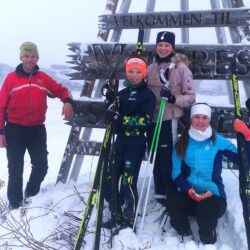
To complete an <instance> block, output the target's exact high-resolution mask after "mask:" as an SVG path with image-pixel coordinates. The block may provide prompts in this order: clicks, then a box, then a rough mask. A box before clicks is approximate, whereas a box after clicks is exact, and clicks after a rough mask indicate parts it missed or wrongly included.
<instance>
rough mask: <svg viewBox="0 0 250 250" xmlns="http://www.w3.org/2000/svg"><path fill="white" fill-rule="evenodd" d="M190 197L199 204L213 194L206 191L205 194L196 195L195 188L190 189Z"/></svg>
mask: <svg viewBox="0 0 250 250" xmlns="http://www.w3.org/2000/svg"><path fill="white" fill-rule="evenodd" d="M188 196H189V197H190V198H191V199H192V200H194V201H197V202H200V201H203V200H205V199H207V198H209V197H211V196H212V193H211V192H210V191H206V192H203V193H199V194H198V193H196V191H195V189H194V188H190V189H189V190H188Z"/></svg>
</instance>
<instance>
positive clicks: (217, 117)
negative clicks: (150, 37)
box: [57, 0, 250, 183]
mask: <svg viewBox="0 0 250 250" xmlns="http://www.w3.org/2000/svg"><path fill="white" fill-rule="evenodd" d="M187 1H188V0H187ZM110 2H113V5H112V4H110ZM124 2H125V1H123V2H122V3H124ZM228 2H230V8H228V9H227V8H224V9H223V10H208V11H203V10H200V11H174V12H153V11H150V12H147V13H129V14H116V13H115V8H116V6H117V3H118V0H107V6H109V7H108V8H110V6H113V7H112V8H113V9H112V11H111V12H112V13H113V14H112V15H101V16H100V17H99V28H100V32H99V34H104V37H105V39H104V40H106V39H107V37H108V35H107V34H108V32H109V31H110V29H113V30H114V31H116V32H117V34H120V31H121V30H123V29H138V28H145V29H152V28H162V29H167V28H182V29H183V28H188V27H192V28H195V27H217V28H219V27H229V29H230V30H233V31H234V33H235V34H237V36H238V37H242V36H245V38H246V39H249V37H250V31H249V18H250V15H249V9H248V8H242V7H244V5H243V2H242V0H228ZM114 6H115V8H114ZM231 7H232V8H231ZM109 12H110V11H109ZM103 31H105V32H103ZM105 34H106V35H105ZM100 37H102V36H100ZM135 47H136V46H135V43H129V44H124V43H110V42H107V43H93V44H83V43H70V44H69V49H70V50H71V51H72V52H73V53H74V54H73V55H70V56H69V57H70V61H68V63H70V64H71V65H72V69H73V70H75V72H74V73H71V74H69V76H70V78H71V79H72V80H85V82H90V83H91V85H92V88H91V89H93V83H95V84H97V83H98V81H96V82H95V80H96V79H101V81H99V82H100V83H103V81H104V80H105V79H109V78H110V76H111V75H114V73H115V74H116V77H119V79H123V78H124V77H125V74H124V67H125V65H124V59H125V58H126V57H127V56H129V55H130V54H131V53H132V52H133V51H134V50H135ZM154 49H155V44H145V46H144V52H143V56H145V57H146V59H147V60H148V63H151V62H152V61H153V58H154ZM176 51H177V52H179V53H183V54H185V55H186V56H187V57H188V59H189V61H190V63H191V64H190V65H189V66H190V69H191V70H192V73H193V76H194V79H231V72H232V70H233V69H234V70H235V69H236V71H237V75H238V79H239V80H248V79H249V78H250V72H249V71H250V60H249V59H250V46H249V45H247V44H245V45H244V44H231V45H228V44H219V45H209V44H200V45H190V44H185V45H184V44H177V45H176ZM105 109H106V107H105V104H104V102H102V101H101V100H100V101H96V100H93V101H92V100H86V101H75V115H74V120H73V122H72V123H71V124H70V125H71V126H72V128H71V132H70V135H69V139H68V142H67V145H66V148H65V152H64V156H63V162H62V164H61V167H60V171H59V174H58V178H57V182H63V183H66V181H67V179H68V174H69V171H70V167H71V164H72V160H73V156H74V155H75V154H77V155H98V154H99V152H100V146H101V143H100V142H95V141H89V140H81V139H79V136H80V132H81V128H82V127H85V129H86V128H104V127H105V124H104V113H105ZM212 112H213V117H214V119H213V124H212V125H213V127H214V128H215V129H216V130H217V131H218V132H219V133H222V134H223V135H225V136H227V137H230V138H234V137H235V133H234V131H232V124H231V122H232V120H233V108H230V107H212ZM247 116H248V115H247V112H246V110H245V109H243V118H244V120H245V121H247ZM187 120H189V110H185V114H184V117H183V118H182V119H181V120H180V122H179V127H178V130H179V132H181V130H182V129H183V127H184V126H185V123H186V121H187ZM74 180H75V181H76V179H74Z"/></svg>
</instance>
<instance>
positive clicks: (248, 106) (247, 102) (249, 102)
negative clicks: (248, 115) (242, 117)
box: [246, 98, 250, 112]
mask: <svg viewBox="0 0 250 250" xmlns="http://www.w3.org/2000/svg"><path fill="white" fill-rule="evenodd" d="M246 107H247V109H248V111H249V112H250V98H248V99H247V100H246Z"/></svg>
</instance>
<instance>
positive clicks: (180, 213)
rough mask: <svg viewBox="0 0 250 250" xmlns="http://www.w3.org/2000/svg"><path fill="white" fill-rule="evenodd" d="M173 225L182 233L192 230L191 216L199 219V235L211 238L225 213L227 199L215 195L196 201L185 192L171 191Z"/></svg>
mask: <svg viewBox="0 0 250 250" xmlns="http://www.w3.org/2000/svg"><path fill="white" fill-rule="evenodd" d="M167 204H168V212H169V216H170V219H171V225H172V226H173V227H174V229H175V230H176V231H177V232H178V234H180V235H185V234H188V232H189V231H190V225H189V219H188V217H189V216H194V217H196V219H197V223H198V227H199V235H200V237H201V238H206V239H209V238H210V237H212V236H213V232H215V229H216V226H217V222H218V219H219V218H220V217H221V216H222V215H223V214H224V213H225V211H226V207H227V203H226V201H225V199H223V198H221V197H218V196H215V195H213V196H212V197H210V198H207V199H205V200H204V201H200V202H196V201H194V200H192V199H190V198H189V196H188V195H187V193H185V192H171V193H170V194H169V195H168V197H167Z"/></svg>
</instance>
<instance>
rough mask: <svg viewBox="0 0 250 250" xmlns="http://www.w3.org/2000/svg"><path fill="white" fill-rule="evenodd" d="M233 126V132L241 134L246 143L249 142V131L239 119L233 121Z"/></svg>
mask: <svg viewBox="0 0 250 250" xmlns="http://www.w3.org/2000/svg"><path fill="white" fill-rule="evenodd" d="M233 126H234V130H235V132H238V133H241V134H242V135H243V136H244V138H245V140H246V141H250V129H249V128H248V126H247V125H246V123H245V122H243V121H242V120H239V119H235V120H234V123H233Z"/></svg>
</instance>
